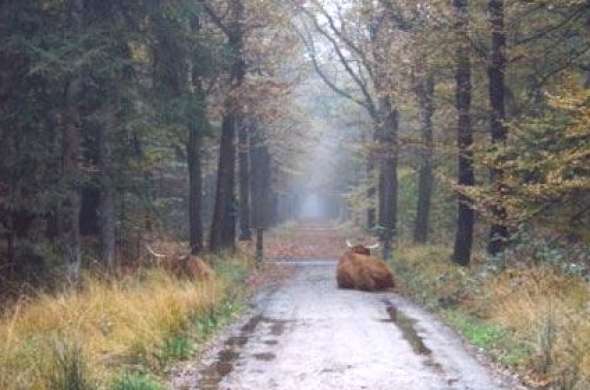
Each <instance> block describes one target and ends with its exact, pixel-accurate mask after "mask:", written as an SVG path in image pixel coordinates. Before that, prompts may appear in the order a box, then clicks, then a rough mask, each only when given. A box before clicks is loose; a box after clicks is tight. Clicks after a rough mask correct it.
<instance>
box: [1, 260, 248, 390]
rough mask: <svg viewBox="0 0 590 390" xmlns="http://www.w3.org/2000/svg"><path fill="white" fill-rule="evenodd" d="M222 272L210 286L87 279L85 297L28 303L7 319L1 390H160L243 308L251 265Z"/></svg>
mask: <svg viewBox="0 0 590 390" xmlns="http://www.w3.org/2000/svg"><path fill="white" fill-rule="evenodd" d="M218 264H220V266H218V267H217V268H216V276H215V277H214V278H212V279H211V280H207V281H194V280H187V279H179V278H177V277H175V276H173V275H171V274H170V273H168V272H166V271H164V270H161V269H150V270H140V271H138V272H136V273H133V274H132V275H129V276H126V277H122V278H114V279H113V278H110V279H105V278H101V277H96V276H93V275H86V276H85V278H84V281H83V283H82V287H81V288H80V289H78V290H72V289H70V290H67V291H64V292H63V293H59V294H55V293H54V294H38V295H37V296H35V297H32V298H31V297H30V298H27V299H23V300H21V301H20V302H19V303H18V304H16V305H15V306H14V307H13V308H12V309H10V310H8V311H7V312H5V313H4V314H3V316H2V317H1V318H0V340H1V342H0V389H3V390H12V389H15V390H16V389H33V390H34V389H76V390H84V389H116V390H126V389H135V390H148V389H159V388H160V385H159V379H158V378H160V377H162V376H163V374H164V372H165V369H166V368H167V367H168V366H169V365H170V364H171V363H172V362H175V361H178V360H182V359H186V358H188V357H190V356H191V355H192V354H193V353H194V352H195V350H196V349H197V348H198V346H199V344H201V343H202V342H203V341H205V340H206V339H207V338H208V337H209V336H210V335H211V334H212V333H213V332H214V331H215V330H216V329H217V328H218V327H219V326H220V325H222V324H224V323H226V322H227V321H228V320H230V319H231V318H232V316H234V315H235V314H236V313H237V312H239V311H240V309H241V307H242V304H243V302H244V298H245V296H246V295H247V294H246V291H245V287H244V285H245V283H244V280H245V278H246V277H247V275H248V273H249V270H250V269H251V266H250V264H249V261H248V260H246V259H243V258H242V259H231V258H229V259H222V260H221V261H219V262H218Z"/></svg>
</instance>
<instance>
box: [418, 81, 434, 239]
mask: <svg viewBox="0 0 590 390" xmlns="http://www.w3.org/2000/svg"><path fill="white" fill-rule="evenodd" d="M417 95H418V101H419V105H420V121H421V122H422V143H423V146H422V152H421V161H420V172H419V174H418V204H417V207H416V222H415V226H414V242H416V243H420V244H424V243H426V242H427V241H428V230H429V218H430V205H431V200H432V188H433V183H434V176H433V172H432V170H433V166H432V156H433V132H432V116H433V115H434V109H435V108H434V99H433V98H434V96H433V95H434V77H433V76H432V74H430V75H428V76H426V79H425V80H420V81H419V85H418V90H417Z"/></svg>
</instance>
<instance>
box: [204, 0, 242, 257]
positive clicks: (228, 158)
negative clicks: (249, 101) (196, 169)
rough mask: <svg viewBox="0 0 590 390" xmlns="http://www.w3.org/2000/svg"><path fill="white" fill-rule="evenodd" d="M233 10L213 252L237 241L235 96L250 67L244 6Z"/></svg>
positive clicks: (235, 2)
mask: <svg viewBox="0 0 590 390" xmlns="http://www.w3.org/2000/svg"><path fill="white" fill-rule="evenodd" d="M230 8H231V10H230V13H231V26H230V28H229V31H228V33H229V35H228V45H229V49H230V53H231V55H232V60H233V64H232V69H231V86H230V91H229V92H228V93H227V95H226V98H225V103H224V109H225V112H224V115H223V122H222V129H221V141H220V149H219V165H218V171H217V190H216V195H215V208H214V212H213V223H212V225H211V237H210V243H209V246H210V249H211V251H219V250H222V249H230V250H234V249H235V239H236V214H237V213H236V199H235V174H236V145H235V139H236V126H237V124H238V123H239V121H240V109H239V102H238V101H237V98H236V96H235V95H236V92H237V91H238V90H239V88H240V87H241V85H242V82H243V80H244V76H245V72H246V64H245V61H244V57H243V31H242V23H243V16H244V5H243V4H242V1H241V0H232V2H231V4H230Z"/></svg>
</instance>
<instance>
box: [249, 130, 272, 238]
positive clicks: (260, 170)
mask: <svg viewBox="0 0 590 390" xmlns="http://www.w3.org/2000/svg"><path fill="white" fill-rule="evenodd" d="M251 141H252V148H251V150H250V166H251V169H252V180H251V189H250V191H251V196H252V226H253V227H254V228H256V229H266V228H267V227H268V225H269V219H270V212H269V211H270V210H269V209H270V195H271V191H272V180H271V174H272V170H271V166H270V165H271V159H270V154H269V153H268V149H267V147H266V145H265V144H264V140H263V138H262V135H261V134H260V129H256V131H255V132H254V133H253V135H252V138H251Z"/></svg>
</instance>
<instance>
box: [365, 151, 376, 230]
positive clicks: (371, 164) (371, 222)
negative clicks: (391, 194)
mask: <svg viewBox="0 0 590 390" xmlns="http://www.w3.org/2000/svg"><path fill="white" fill-rule="evenodd" d="M374 176H375V161H374V159H373V157H372V156H369V157H368V158H367V184H368V186H369V188H368V189H367V200H368V201H369V202H370V204H369V206H368V207H367V229H368V230H372V229H374V228H375V224H376V222H377V209H376V208H375V206H374V205H373V204H372V203H373V202H374V200H375V195H376V194H377V190H376V187H375V184H374V183H373V180H374Z"/></svg>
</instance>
